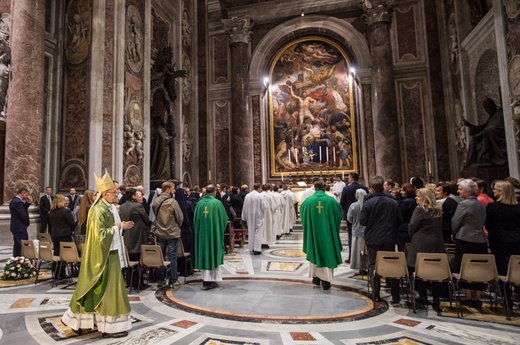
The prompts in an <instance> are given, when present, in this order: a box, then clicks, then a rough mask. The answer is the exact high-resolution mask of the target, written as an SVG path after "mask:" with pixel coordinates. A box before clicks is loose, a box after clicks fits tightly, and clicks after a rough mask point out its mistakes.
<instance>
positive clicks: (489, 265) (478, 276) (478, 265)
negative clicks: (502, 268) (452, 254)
mask: <svg viewBox="0 0 520 345" xmlns="http://www.w3.org/2000/svg"><path fill="white" fill-rule="evenodd" d="M460 279H462V280H465V281H467V282H471V283H489V282H491V281H494V280H498V271H497V266H496V263H495V256H494V255H493V254H464V255H462V263H461V265H460Z"/></svg>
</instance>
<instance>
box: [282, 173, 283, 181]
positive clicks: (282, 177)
mask: <svg viewBox="0 0 520 345" xmlns="http://www.w3.org/2000/svg"><path fill="white" fill-rule="evenodd" d="M282 182H283V174H282Z"/></svg>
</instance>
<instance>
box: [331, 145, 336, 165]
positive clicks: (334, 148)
mask: <svg viewBox="0 0 520 345" xmlns="http://www.w3.org/2000/svg"><path fill="white" fill-rule="evenodd" d="M332 152H333V153H334V166H336V147H333V148H332Z"/></svg>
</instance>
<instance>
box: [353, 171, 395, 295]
mask: <svg viewBox="0 0 520 345" xmlns="http://www.w3.org/2000/svg"><path fill="white" fill-rule="evenodd" d="M383 183H384V180H383V179H382V178H379V177H377V178H374V179H372V181H371V182H370V191H371V192H372V194H369V195H367V196H366V197H365V202H364V205H363V208H362V209H361V215H360V219H359V222H360V224H361V225H364V226H366V228H365V243H366V245H367V248H368V260H369V264H368V270H369V276H370V277H373V275H374V268H375V264H376V256H377V252H378V251H380V250H383V251H393V250H394V248H395V244H396V240H397V227H398V226H399V224H401V222H402V217H401V213H400V212H399V208H398V206H397V202H396V201H395V200H394V199H392V198H391V197H388V196H387V195H385V194H384V189H383ZM389 281H390V285H391V290H392V303H399V301H400V296H399V282H398V281H397V279H389ZM372 288H373V289H374V292H375V296H376V301H377V300H379V299H380V297H379V289H380V279H379V277H374V279H373V286H372Z"/></svg>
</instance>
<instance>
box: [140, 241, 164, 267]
mask: <svg viewBox="0 0 520 345" xmlns="http://www.w3.org/2000/svg"><path fill="white" fill-rule="evenodd" d="M141 264H142V265H145V266H148V267H161V266H164V255H163V252H162V249H161V247H160V246H158V245H150V244H143V245H141Z"/></svg>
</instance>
